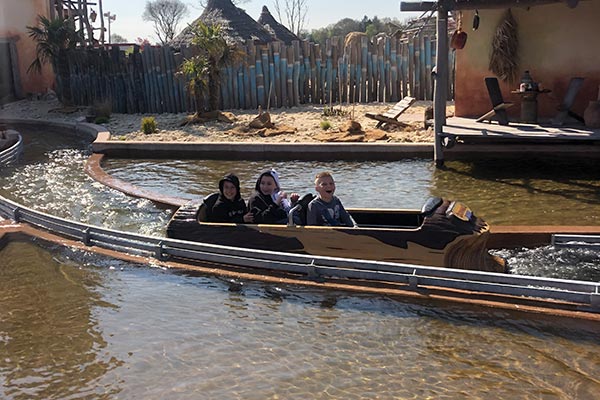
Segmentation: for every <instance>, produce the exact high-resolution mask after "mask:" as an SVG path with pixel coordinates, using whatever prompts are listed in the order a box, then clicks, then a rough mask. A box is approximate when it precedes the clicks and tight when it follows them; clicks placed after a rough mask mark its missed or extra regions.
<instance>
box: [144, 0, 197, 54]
mask: <svg viewBox="0 0 600 400" xmlns="http://www.w3.org/2000/svg"><path fill="white" fill-rule="evenodd" d="M187 14H188V8H187V6H186V5H185V4H184V3H183V2H181V0H154V1H148V2H146V8H145V10H144V13H143V14H142V18H143V19H144V21H151V22H153V23H154V32H156V35H157V36H158V40H160V42H161V43H162V44H166V43H167V42H169V41H170V40H172V39H173V37H175V32H176V30H177V24H179V22H180V21H181V18H183V17H184V16H186V15H187Z"/></svg>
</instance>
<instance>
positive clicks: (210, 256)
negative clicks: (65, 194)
mask: <svg viewBox="0 0 600 400" xmlns="http://www.w3.org/2000/svg"><path fill="white" fill-rule="evenodd" d="M0 215H2V216H4V217H6V218H11V219H13V220H14V221H15V222H26V223H28V224H31V225H33V226H35V227H39V228H42V229H45V230H48V231H50V232H51V233H54V234H58V235H61V236H63V237H68V238H71V239H74V240H77V241H80V242H82V243H84V244H86V245H88V246H92V245H93V246H98V247H102V248H107V249H111V250H116V251H120V252H124V253H128V254H136V255H143V256H149V257H154V258H156V259H159V260H166V259H177V260H193V261H196V262H199V261H200V262H215V263H221V264H226V265H230V266H236V267H246V268H252V269H256V270H259V271H260V272H261V273H264V272H265V270H270V271H274V272H278V273H291V274H299V275H302V276H305V277H307V278H309V279H315V280H324V279H345V280H353V279H360V280H368V281H375V282H384V283H394V284H404V285H405V288H406V289H412V290H417V289H419V288H423V287H436V288H442V289H454V290H464V291H470V292H475V293H478V294H482V295H486V294H493V295H503V296H515V297H519V298H531V299H544V300H551V301H558V302H569V303H576V304H575V305H576V308H577V310H582V311H588V312H593V313H600V282H586V281H572V280H565V279H553V278H541V277H531V276H522V275H510V274H500V273H492V272H479V271H467V270H460V269H448V268H437V267H427V266H418V265H409V264H399V263H389V262H379V261H368V260H355V259H345V258H334V257H324V256H311V255H302V254H291V253H276V252H272V251H265V250H254V249H246V248H239V247H228V246H220V245H213V244H205V243H197V242H188V241H183V240H176V239H169V238H162V237H152V236H144V235H138V234H135V233H129V232H123V231H117V230H112V229H105V228H101V227H96V226H91V225H86V224H82V223H79V222H74V221H69V220H66V219H62V218H58V217H54V216H52V215H48V214H45V213H42V212H38V211H35V210H32V209H29V208H26V207H23V206H21V205H19V204H18V203H15V202H13V201H11V200H8V199H6V198H4V197H2V196H0Z"/></svg>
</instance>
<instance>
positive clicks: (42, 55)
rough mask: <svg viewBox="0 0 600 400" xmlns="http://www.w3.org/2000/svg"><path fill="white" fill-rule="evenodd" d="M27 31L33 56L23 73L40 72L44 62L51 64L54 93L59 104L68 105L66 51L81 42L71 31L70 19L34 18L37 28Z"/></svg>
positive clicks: (30, 27)
mask: <svg viewBox="0 0 600 400" xmlns="http://www.w3.org/2000/svg"><path fill="white" fill-rule="evenodd" d="M27 31H28V32H29V37H31V38H32V39H33V40H34V41H35V42H37V44H36V57H35V59H34V60H33V62H32V63H31V65H30V66H29V68H28V70H27V72H29V71H34V72H37V73H40V72H41V71H42V66H43V65H44V64H46V63H50V64H51V65H52V69H53V70H54V74H55V75H56V76H57V77H58V80H59V85H58V90H57V93H58V95H59V97H60V100H61V102H62V103H63V105H70V104H71V103H72V96H71V79H70V73H69V61H68V58H67V52H68V50H71V49H74V48H75V47H77V45H78V44H79V43H81V42H82V40H83V39H82V38H83V36H82V35H81V34H80V32H78V31H76V30H75V24H74V23H73V20H71V19H70V18H64V19H63V18H60V17H59V18H55V19H52V20H51V19H48V18H46V17H44V16H42V15H38V26H28V27H27Z"/></svg>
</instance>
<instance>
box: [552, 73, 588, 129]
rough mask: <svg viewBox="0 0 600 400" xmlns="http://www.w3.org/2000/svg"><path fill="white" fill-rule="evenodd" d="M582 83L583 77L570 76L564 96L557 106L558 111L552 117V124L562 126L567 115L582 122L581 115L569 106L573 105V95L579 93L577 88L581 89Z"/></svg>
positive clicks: (575, 95)
mask: <svg viewBox="0 0 600 400" xmlns="http://www.w3.org/2000/svg"><path fill="white" fill-rule="evenodd" d="M582 85H583V78H571V80H570V81H569V87H568V88H567V92H566V93H565V97H564V98H563V101H562V103H560V105H559V106H558V113H557V114H556V115H555V116H554V118H552V124H553V125H558V126H562V125H563V124H564V123H565V120H566V119H567V116H569V117H571V118H574V119H576V120H577V121H579V122H584V120H583V117H582V116H581V115H579V114H576V113H575V112H573V111H571V107H573V103H575V97H577V93H579V89H581V86H582Z"/></svg>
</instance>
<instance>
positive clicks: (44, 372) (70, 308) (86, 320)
mask: <svg viewBox="0 0 600 400" xmlns="http://www.w3.org/2000/svg"><path fill="white" fill-rule="evenodd" d="M0 259H1V260H2V266H1V267H0V294H1V296H0V322H1V324H0V377H1V378H2V379H0V381H2V382H3V384H2V388H3V389H0V397H2V398H15V399H18V398H27V399H48V398H66V397H68V396H74V397H75V398H79V397H83V396H91V395H93V396H94V398H110V397H111V394H116V393H117V392H118V387H117V386H115V387H113V388H110V389H109V390H108V391H106V392H105V391H104V390H102V391H101V392H100V393H98V392H96V389H95V385H94V382H95V381H97V380H98V379H99V378H101V377H102V375H103V374H105V373H106V372H107V371H109V370H110V369H112V368H115V367H117V366H118V365H120V362H119V361H118V360H117V359H115V358H114V357H112V356H111V355H110V354H108V353H106V346H107V343H106V341H105V339H104V338H103V337H102V333H101V331H100V330H99V329H98V326H97V321H96V316H95V309H96V308H97V307H106V306H107V305H106V304H105V303H103V302H102V301H101V300H100V296H99V295H98V294H97V292H96V290H97V289H98V287H99V286H100V285H101V284H102V282H101V281H100V280H99V276H98V275H96V274H95V273H94V272H93V271H91V270H90V269H88V268H80V267H79V266H78V265H76V264H65V263H64V262H62V261H59V260H57V259H56V258H53V257H52V254H50V253H48V252H47V251H45V250H42V249H41V248H40V247H37V246H33V245H27V244H24V243H20V242H10V243H9V244H8V245H7V246H6V247H5V248H3V249H1V250H0ZM66 382H70V383H71V384H65V383H66ZM75 382H77V384H74V383H75Z"/></svg>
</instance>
